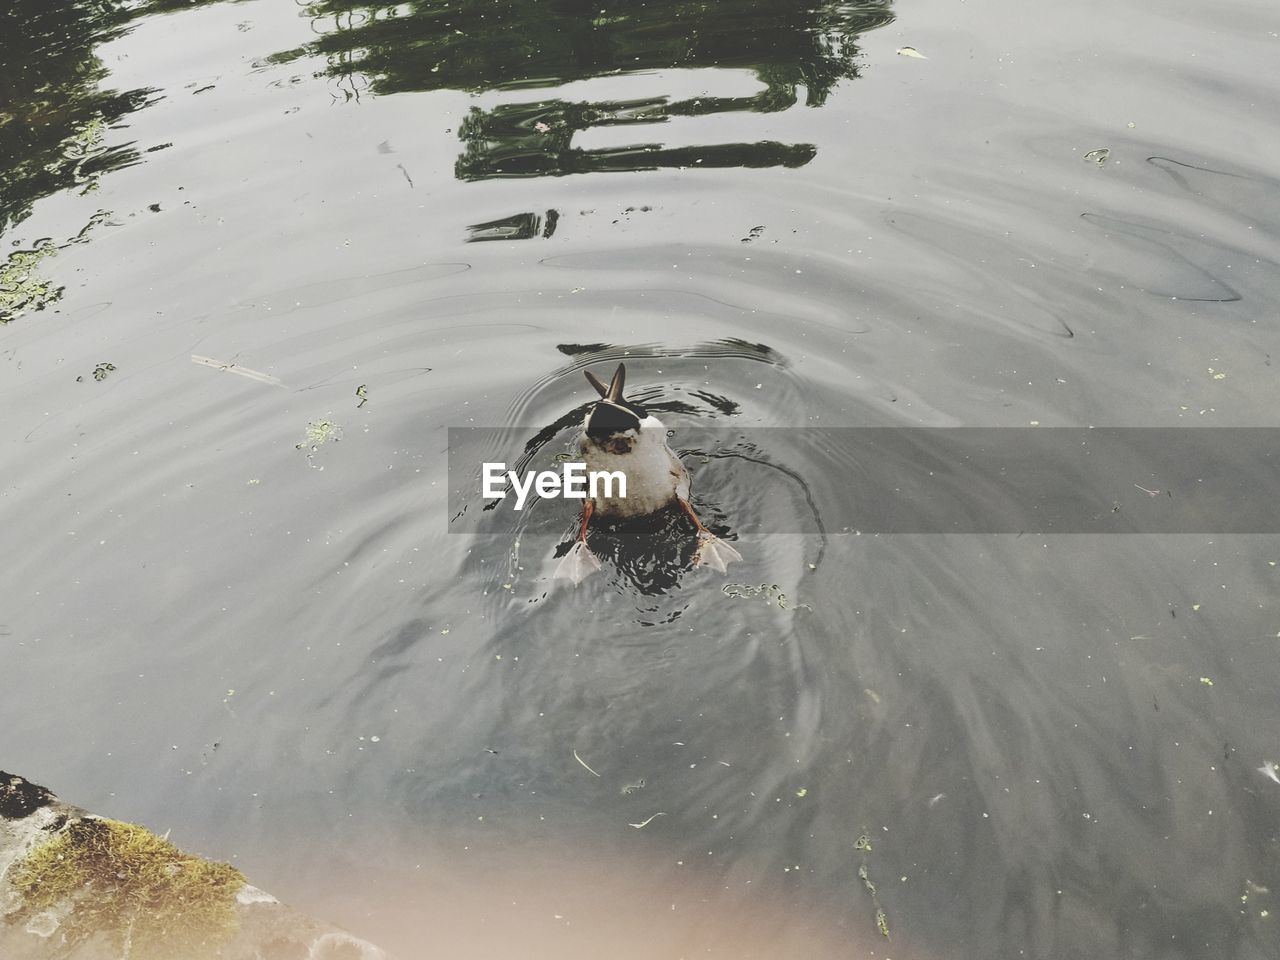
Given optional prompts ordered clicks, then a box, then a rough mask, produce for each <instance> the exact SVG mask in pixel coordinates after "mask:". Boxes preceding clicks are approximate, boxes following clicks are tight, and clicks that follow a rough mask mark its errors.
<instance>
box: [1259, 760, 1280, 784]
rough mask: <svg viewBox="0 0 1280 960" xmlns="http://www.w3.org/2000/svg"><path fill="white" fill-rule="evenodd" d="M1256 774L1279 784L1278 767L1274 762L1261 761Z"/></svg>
mask: <svg viewBox="0 0 1280 960" xmlns="http://www.w3.org/2000/svg"><path fill="white" fill-rule="evenodd" d="M1258 772H1259V773H1260V774H1262V775H1263V776H1264V777H1270V778H1271V779H1272V780H1274V781H1275V782H1276V783H1280V765H1278V764H1277V763H1276V762H1275V761H1274V760H1263V761H1262V766H1260V767H1259V768H1258Z"/></svg>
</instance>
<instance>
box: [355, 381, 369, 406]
mask: <svg viewBox="0 0 1280 960" xmlns="http://www.w3.org/2000/svg"><path fill="white" fill-rule="evenodd" d="M365 387H366V385H365V384H363V383H362V384H360V386H358V387H356V396H357V397H359V398H360V402H359V403H357V404H356V409H357V410H359V409H360V408H361V407H363V406H364V405H365V404H366V403H368V402H369V394H368V391H367V390H366V389H365Z"/></svg>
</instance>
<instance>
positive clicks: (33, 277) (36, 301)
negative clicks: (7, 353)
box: [0, 240, 63, 324]
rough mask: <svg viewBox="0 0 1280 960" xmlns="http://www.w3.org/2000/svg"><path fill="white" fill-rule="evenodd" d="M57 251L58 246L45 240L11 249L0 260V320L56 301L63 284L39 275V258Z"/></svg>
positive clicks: (2, 321) (51, 255) (52, 254)
mask: <svg viewBox="0 0 1280 960" xmlns="http://www.w3.org/2000/svg"><path fill="white" fill-rule="evenodd" d="M57 254H58V247H57V246H56V245H55V244H54V243H53V242H52V241H50V240H45V241H41V242H40V243H37V244H36V245H35V246H33V247H31V248H30V249H28V250H14V251H13V252H12V253H11V254H9V256H8V257H7V258H5V261H4V262H3V263H0V324H3V323H8V322H9V321H11V320H15V319H17V318H18V317H20V316H22V314H24V313H26V312H27V311H28V310H43V309H44V308H45V307H47V306H48V305H49V304H51V303H56V302H57V301H58V299H59V298H60V297H61V296H62V290H63V288H62V287H59V286H57V285H55V284H54V283H53V281H52V280H46V279H45V278H44V277H42V276H40V264H41V262H43V261H44V260H46V259H48V258H49V257H54V256H57Z"/></svg>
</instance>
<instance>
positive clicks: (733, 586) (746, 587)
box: [720, 583, 813, 613]
mask: <svg viewBox="0 0 1280 960" xmlns="http://www.w3.org/2000/svg"><path fill="white" fill-rule="evenodd" d="M720 589H721V591H723V593H724V595H725V596H726V597H759V596H763V597H764V598H765V602H767V603H769V604H774V603H776V604H777V605H778V608H779V609H781V610H808V611H809V612H810V613H812V612H813V607H811V606H809V604H807V603H798V604H794V605H793V604H792V603H791V601H790V600H789V599H787V595H786V594H785V593H783V592H782V588H781V587H779V586H778V585H777V584H776V583H762V584H760V585H759V586H755V585H752V584H750V583H726V584H725V585H724V586H723V587H721V588H720Z"/></svg>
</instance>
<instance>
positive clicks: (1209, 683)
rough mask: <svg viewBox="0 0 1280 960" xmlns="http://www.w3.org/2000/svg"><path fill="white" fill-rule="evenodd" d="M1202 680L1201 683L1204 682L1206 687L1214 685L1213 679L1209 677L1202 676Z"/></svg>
mask: <svg viewBox="0 0 1280 960" xmlns="http://www.w3.org/2000/svg"><path fill="white" fill-rule="evenodd" d="M1200 682H1201V683H1203V684H1204V685H1205V686H1206V687H1212V686H1213V681H1212V680H1210V679H1209V678H1208V677H1201V678H1200Z"/></svg>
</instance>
